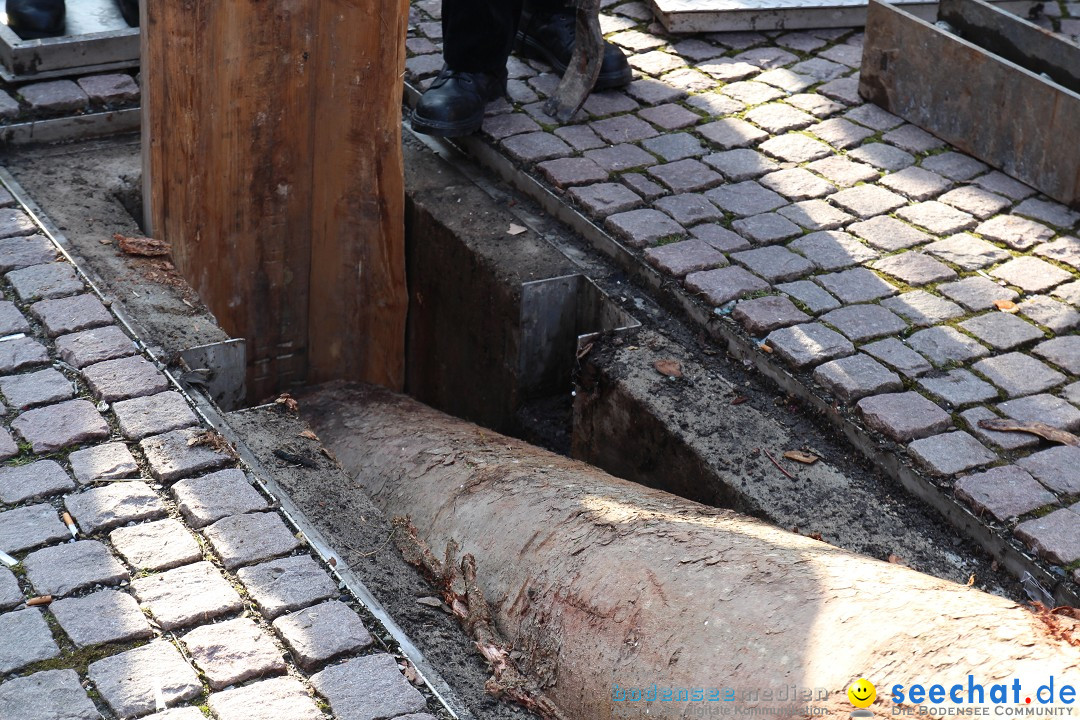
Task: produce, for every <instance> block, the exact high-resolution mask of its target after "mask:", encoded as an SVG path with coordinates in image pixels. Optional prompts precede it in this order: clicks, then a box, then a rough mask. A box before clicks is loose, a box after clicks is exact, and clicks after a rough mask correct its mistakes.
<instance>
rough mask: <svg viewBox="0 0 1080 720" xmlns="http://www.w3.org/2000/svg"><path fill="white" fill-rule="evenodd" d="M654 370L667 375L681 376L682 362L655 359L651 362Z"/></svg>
mask: <svg viewBox="0 0 1080 720" xmlns="http://www.w3.org/2000/svg"><path fill="white" fill-rule="evenodd" d="M653 367H654V368H656V372H658V373H660V374H661V375H666V376H668V377H675V378H680V377H682V364H681V363H679V361H678V360H657V361H656V362H654V363H653Z"/></svg>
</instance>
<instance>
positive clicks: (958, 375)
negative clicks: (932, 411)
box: [919, 369, 998, 407]
mask: <svg viewBox="0 0 1080 720" xmlns="http://www.w3.org/2000/svg"><path fill="white" fill-rule="evenodd" d="M919 387H921V388H922V389H923V390H926V391H927V392H928V393H930V394H931V395H933V396H934V397H936V398H937V399H939V400H941V401H942V402H943V403H945V404H946V405H947V406H952V407H961V406H964V405H971V404H972V403H979V402H987V401H989V400H997V397H998V391H997V390H996V389H995V388H994V386H993V385H991V384H990V383H988V382H985V381H983V380H980V379H979V378H977V377H976V376H975V375H974V374H973V373H971V372H969V371H968V370H963V369H960V370H950V371H949V372H947V373H944V374H943V375H927V376H926V377H924V378H922V379H921V380H919Z"/></svg>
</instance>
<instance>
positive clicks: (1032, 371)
mask: <svg viewBox="0 0 1080 720" xmlns="http://www.w3.org/2000/svg"><path fill="white" fill-rule="evenodd" d="M972 367H973V368H974V369H975V371H976V372H978V373H981V374H982V375H983V376H985V377H986V378H988V379H989V380H990V382H992V383H994V384H995V385H997V386H998V387H999V388H1001V389H1002V390H1004V391H1005V394H1006V395H1008V396H1009V397H1011V398H1014V397H1020V396H1021V395H1033V394H1034V393H1037V392H1043V391H1044V390H1049V389H1050V388H1053V387H1056V386H1058V385H1061V384H1063V383H1064V382H1065V376H1064V375H1062V374H1061V373H1059V372H1057V371H1055V370H1051V369H1050V368H1049V367H1047V366H1046V365H1044V364H1042V363H1041V362H1039V361H1038V360H1036V359H1035V358H1033V357H1031V356H1029V355H1025V354H1023V353H1018V352H1011V353H1006V354H1004V355H995V356H993V357H989V358H986V359H985V360H980V361H979V362H977V363H975V365H973V366H972Z"/></svg>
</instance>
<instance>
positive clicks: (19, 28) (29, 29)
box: [7, 0, 67, 40]
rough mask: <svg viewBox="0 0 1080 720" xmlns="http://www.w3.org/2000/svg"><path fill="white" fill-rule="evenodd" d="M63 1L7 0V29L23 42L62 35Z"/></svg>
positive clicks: (65, 9) (65, 13)
mask: <svg viewBox="0 0 1080 720" xmlns="http://www.w3.org/2000/svg"><path fill="white" fill-rule="evenodd" d="M66 16H67V7H66V6H65V5H64V0H7V17H8V27H10V28H11V29H12V30H13V31H15V34H16V35H18V36H19V37H21V38H22V39H23V40H37V39H38V38H45V37H54V36H56V35H63V34H64V18H65V17H66Z"/></svg>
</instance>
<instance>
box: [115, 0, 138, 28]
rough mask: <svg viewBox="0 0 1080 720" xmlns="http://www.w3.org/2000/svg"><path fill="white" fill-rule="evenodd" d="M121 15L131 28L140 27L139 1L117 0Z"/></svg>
mask: <svg viewBox="0 0 1080 720" xmlns="http://www.w3.org/2000/svg"><path fill="white" fill-rule="evenodd" d="M116 4H117V5H118V6H119V7H120V14H121V15H123V16H124V21H125V22H126V23H127V24H128V25H130V26H131V27H139V0H116Z"/></svg>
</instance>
